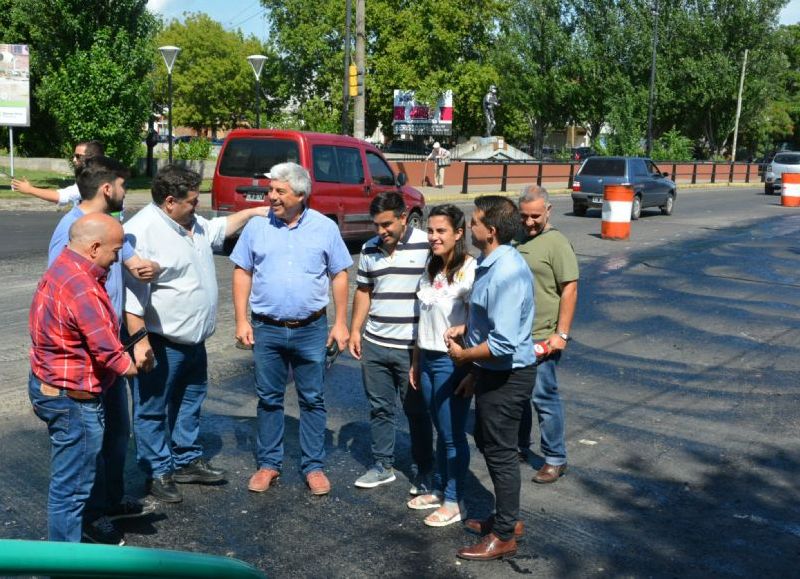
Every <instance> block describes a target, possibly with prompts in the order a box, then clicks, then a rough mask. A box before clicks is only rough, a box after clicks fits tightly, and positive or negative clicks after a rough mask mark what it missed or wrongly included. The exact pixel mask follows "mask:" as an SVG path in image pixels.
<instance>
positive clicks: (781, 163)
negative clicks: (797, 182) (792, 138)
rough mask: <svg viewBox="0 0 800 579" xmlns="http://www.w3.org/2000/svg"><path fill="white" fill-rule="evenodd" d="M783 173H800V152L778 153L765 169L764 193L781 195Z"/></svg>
mask: <svg viewBox="0 0 800 579" xmlns="http://www.w3.org/2000/svg"><path fill="white" fill-rule="evenodd" d="M783 173H800V152H798V151H783V152H781V153H777V154H776V155H775V156H774V157H773V158H772V161H771V162H770V164H769V165H767V169H766V171H764V195H780V194H781V188H782V186H783V182H782V180H781V175H782V174H783Z"/></svg>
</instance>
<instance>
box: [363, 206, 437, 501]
mask: <svg viewBox="0 0 800 579" xmlns="http://www.w3.org/2000/svg"><path fill="white" fill-rule="evenodd" d="M369 212H370V215H371V216H372V221H373V223H374V224H375V228H376V229H377V231H378V235H377V236H376V237H373V238H372V239H370V240H369V241H367V242H366V243H365V244H364V246H363V247H362V248H361V255H360V257H359V263H358V275H357V277H356V283H357V288H356V293H355V297H354V298H353V314H352V319H351V326H350V353H351V354H352V355H353V357H354V358H356V359H357V360H361V372H362V376H363V379H364V389H365V391H366V393H367V399H368V400H369V404H370V409H371V410H370V428H371V431H372V456H373V459H374V460H375V465H374V466H373V467H372V468H370V469H369V470H368V471H367V472H366V473H365V474H364V475H363V476H361V477H360V478H359V479H358V480H357V481H356V483H355V484H356V486H357V487H360V488H373V487H376V486H378V485H382V484H386V483H390V482H392V481H394V480H395V475H394V470H393V467H394V459H395V457H394V443H395V415H396V407H397V402H396V400H397V395H398V394H400V399H401V400H402V403H403V410H404V411H405V414H406V416H407V417H408V427H409V432H410V434H411V457H412V460H413V462H414V464H413V465H412V477H413V484H412V487H411V490H410V492H411V494H412V495H416V494H425V493H428V492H430V489H429V487H430V483H429V477H430V472H431V467H432V466H433V430H432V425H431V420H430V416H429V415H428V410H427V408H426V407H425V402H424V399H423V397H422V393H421V392H420V391H419V390H415V389H413V388H411V386H410V384H409V382H408V370H409V367H410V366H411V355H412V351H413V348H414V343H415V342H416V338H417V320H418V318H419V308H418V305H417V300H416V291H417V283H418V282H419V278H420V276H421V275H422V273H423V272H424V270H425V262H426V260H427V258H428V236H427V235H426V234H425V233H424V232H422V231H420V230H418V229H414V228H413V227H409V226H408V225H407V217H408V213H407V210H406V206H405V202H404V201H403V196H402V195H401V194H400V193H397V192H395V191H388V192H385V193H381V194H379V195H378V196H377V197H375V199H373V200H372V203H371V204H370V208H369ZM365 321H366V327H364V322H365ZM362 328H363V330H364V334H363V341H362V334H361V332H362Z"/></svg>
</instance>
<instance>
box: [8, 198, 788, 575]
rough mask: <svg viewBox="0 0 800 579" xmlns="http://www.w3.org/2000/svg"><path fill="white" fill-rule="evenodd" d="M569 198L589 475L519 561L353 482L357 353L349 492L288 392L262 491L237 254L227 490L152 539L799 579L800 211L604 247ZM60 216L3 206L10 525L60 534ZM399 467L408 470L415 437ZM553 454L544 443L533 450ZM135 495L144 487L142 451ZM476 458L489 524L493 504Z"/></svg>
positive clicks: (348, 562)
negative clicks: (46, 324)
mask: <svg viewBox="0 0 800 579" xmlns="http://www.w3.org/2000/svg"><path fill="white" fill-rule="evenodd" d="M570 208H571V204H570V202H569V199H568V198H567V197H559V198H555V199H554V213H553V221H554V223H555V224H556V225H557V226H558V227H559V228H560V229H561V230H562V231H563V232H564V233H565V234H566V235H567V236H568V237H569V238H570V239H571V240H572V242H573V244H574V246H575V249H576V252H577V253H578V255H579V260H580V265H581V284H580V292H579V293H580V296H579V306H578V314H577V317H576V321H575V324H574V328H573V332H572V334H573V336H574V341H573V342H571V344H570V348H569V350H568V353H567V355H566V356H565V358H564V359H563V360H562V364H561V367H560V371H559V374H560V381H561V384H562V391H563V395H564V397H565V400H566V412H567V419H568V428H567V446H568V452H569V461H570V471H569V473H568V475H567V476H566V477H564V478H563V479H561V480H560V481H559V482H558V483H556V484H554V485H551V486H546V487H541V486H537V485H534V484H532V483H530V482H527V481H528V479H530V476H532V474H533V471H534V469H535V468H536V467H537V466H539V464H540V459H539V458H538V457H537V456H535V455H534V456H533V457H532V458H531V460H530V463H529V464H528V465H524V466H523V467H522V468H523V481H525V482H524V483H523V492H522V514H523V518H524V520H525V522H526V524H527V526H528V537H527V540H526V541H525V542H524V543H522V544H521V545H520V550H519V553H518V555H517V556H516V557H515V558H514V559H511V560H507V561H502V562H490V563H467V562H459V561H457V560H456V558H455V556H454V555H455V551H456V549H457V548H458V547H460V546H462V545H464V544H468V543H469V542H471V541H472V540H473V539H472V538H471V537H470V536H469V535H467V534H466V533H465V532H464V531H463V530H462V529H461V528H459V526H457V525H452V526H450V527H446V528H443V529H430V528H428V527H425V526H424V525H423V524H422V520H421V519H422V516H424V515H422V516H420V513H418V512H414V511H409V510H408V509H407V508H406V507H405V501H406V500H407V498H408V497H407V494H406V493H407V490H408V483H407V479H406V477H405V476H402V475H401V476H399V477H398V481H397V482H396V483H394V484H392V485H386V486H384V487H379V488H377V489H374V490H370V491H362V490H359V489H355V488H354V487H353V486H352V483H353V481H354V480H355V478H356V477H357V476H358V475H359V474H361V472H362V471H363V470H364V469H365V467H366V466H367V465H368V464H369V462H370V453H369V428H368V422H367V416H368V409H367V405H366V402H365V400H364V395H363V392H362V386H361V379H360V371H359V368H358V365H357V363H356V362H355V361H354V360H352V359H351V358H349V357H348V356H347V355H342V356H341V357H340V358H339V361H338V362H337V364H336V365H335V366H334V367H333V369H332V370H331V371H330V373H329V377H328V378H329V380H328V385H327V389H326V397H327V403H328V410H329V415H328V440H327V450H328V470H329V476H330V478H331V481H332V483H333V487H334V488H333V492H332V493H331V495H330V496H329V497H326V498H322V499H315V498H312V497H310V496H309V495H308V492H307V490H306V489H305V487H304V485H303V483H302V478H301V476H300V474H299V472H298V470H299V467H298V463H299V449H298V442H297V428H298V422H297V418H298V412H297V403H296V396H295V395H294V392H293V391H292V390H291V389H290V390H289V391H288V392H287V429H286V447H287V449H286V460H285V469H284V476H283V477H282V481H281V483H280V485H279V486H278V487H276V488H274V489H271V490H270V491H269V492H267V493H265V494H264V495H253V494H250V493H248V491H247V490H246V484H247V479H248V477H249V475H250V474H251V471H252V469H253V468H254V462H253V446H254V442H253V436H254V434H253V428H254V417H255V396H254V395H253V392H252V379H251V373H250V372H251V368H252V361H251V359H250V355H249V354H248V353H246V352H242V351H239V350H236V349H234V348H233V340H232V335H233V331H232V306H231V299H230V271H231V268H230V265H229V263H228V261H227V260H226V259H225V258H218V261H217V272H218V277H219V280H220V312H219V318H218V330H217V334H216V335H215V336H214V337H212V338H211V339H210V340H209V342H208V349H209V353H210V364H211V368H210V374H211V387H210V391H209V398H208V401H207V403H206V406H205V415H204V421H203V442H204V444H205V447H206V449H207V452H208V454H209V455H211V456H212V457H213V460H214V463H215V464H218V465H220V466H222V467H224V468H226V469H228V472H229V476H228V482H227V484H224V485H220V486H208V487H198V486H193V485H191V486H184V487H183V490H184V494H185V497H186V500H185V501H184V503H182V504H180V505H178V506H160V507H159V510H158V511H157V513H156V514H155V515H153V516H152V517H150V518H149V519H146V520H142V521H137V522H131V523H129V524H127V526H126V527H125V530H126V538H127V540H128V543H129V544H131V545H138V546H149V547H162V548H169V549H186V550H191V551H199V552H206V553H214V554H222V555H231V556H235V557H238V558H241V559H243V560H245V561H248V562H250V563H253V564H255V565H257V566H259V567H261V568H262V569H264V570H265V571H266V572H267V573H268V574H269V575H274V576H311V577H370V576H378V575H380V576H387V577H401V576H403V577H407V576H426V577H451V576H463V577H477V576H485V577H509V576H515V575H537V576H544V577H587V576H588V577H594V576H597V577H619V576H626V577H627V576H635V577H650V576H652V577H673V576H681V577H686V576H688V577H709V576H715V577H720V576H725V577H748V576H755V575H759V576H780V575H784V576H791V575H795V574H796V573H797V571H796V569H797V563H798V561H800V523H798V521H800V491H799V490H798V485H797V479H798V475H799V474H800V444H798V440H799V439H800V418H798V417H799V416H800V395H798V389H797V386H798V377H800V347H799V346H798V344H799V343H800V313H799V312H800V308H799V307H798V306H800V292H799V291H798V289H799V288H800V236H799V235H798V234H800V212H799V211H797V210H796V209H788V208H782V207H780V206H779V198H777V197H765V196H763V195H760V194H759V189H755V188H748V189H717V190H685V191H681V194H680V195H679V197H678V200H677V203H676V208H675V213H674V215H672V216H671V217H664V216H661V215H659V214H658V213H657V212H655V211H645V214H644V216H643V218H642V219H641V220H639V221H638V222H634V223H633V225H632V236H631V240H630V241H627V242H612V241H606V240H602V239H600V238H599V230H600V219H599V217H598V215H597V214H596V213H595V214H591V213H590V216H589V217H584V218H576V217H574V216H572V215H571V212H570ZM58 217H59V215H58V214H56V213H54V212H50V211H48V212H45V213H27V212H26V213H13V212H0V256H2V260H0V288H2V291H0V325H1V326H2V327H3V328H4V332H5V333H4V337H3V339H2V340H0V394H2V396H0V400H2V402H0V414H2V415H0V448H2V449H3V451H2V454H1V455H0V538H26V539H37V538H44V535H45V532H46V531H45V529H46V525H45V517H46V514H45V509H46V494H47V477H48V439H47V435H46V432H45V428H44V426H43V425H42V424H41V423H39V422H38V421H37V420H36V419H35V418H34V417H32V415H31V414H30V413H29V411H28V409H27V405H26V403H25V398H24V387H25V376H26V374H27V363H26V352H25V350H26V342H27V328H26V323H27V308H28V305H29V302H30V296H31V293H32V291H33V288H34V287H35V283H36V280H37V278H38V276H39V275H40V274H41V272H42V270H43V267H44V261H45V259H46V258H45V255H46V245H47V240H48V239H49V236H50V232H51V231H52V228H53V227H54V225H55V223H56V221H57V219H58ZM398 436H399V454H398V457H399V458H398V461H399V464H398V468H399V470H400V471H401V472H402V473H407V470H408V464H409V457H408V435H407V432H406V426H405V425H402V427H401V431H400V433H399V435H398ZM534 450H536V447H535V446H534ZM129 457H130V461H129V468H128V473H129V478H128V490H129V493H130V494H131V495H133V496H142V494H143V479H142V476H141V474H140V473H139V471H138V469H137V467H136V465H135V457H134V453H133V449H132V447H131V454H130V455H129ZM491 488H492V486H491V482H490V481H489V478H488V474H487V472H486V468H485V465H484V463H483V460H482V458H481V457H480V455H479V454H477V452H475V453H473V457H472V463H471V472H470V476H469V479H468V490H469V497H468V499H467V507H468V509H469V511H470V513H471V514H472V515H478V516H480V515H485V514H487V513H489V512H490V511H491V495H490V493H491Z"/></svg>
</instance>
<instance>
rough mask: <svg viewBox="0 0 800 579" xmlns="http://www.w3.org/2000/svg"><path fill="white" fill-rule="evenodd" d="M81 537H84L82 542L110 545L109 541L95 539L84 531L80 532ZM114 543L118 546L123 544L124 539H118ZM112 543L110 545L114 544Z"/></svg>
mask: <svg viewBox="0 0 800 579" xmlns="http://www.w3.org/2000/svg"><path fill="white" fill-rule="evenodd" d="M81 537H83V539H84V541H83V542H84V543H92V544H94V545H111V543H104V542H103V541H98V540H97V539H95V538H93V537H92V536H91V535H88V534H87V533H86V532H85V531H84V532H83V533H81ZM114 545H116V546H118V547H124V546H125V539H120V540H119V543H114ZM114 545H112V546H114Z"/></svg>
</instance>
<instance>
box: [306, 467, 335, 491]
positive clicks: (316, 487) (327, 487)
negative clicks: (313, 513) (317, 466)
mask: <svg viewBox="0 0 800 579" xmlns="http://www.w3.org/2000/svg"><path fill="white" fill-rule="evenodd" d="M306 484H307V485H308V488H309V489H311V494H312V495H327V494H328V493H329V492H331V481H329V480H328V477H326V476H325V473H324V472H322V471H321V470H312V471H311V472H310V473H308V474H307V475H306Z"/></svg>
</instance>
